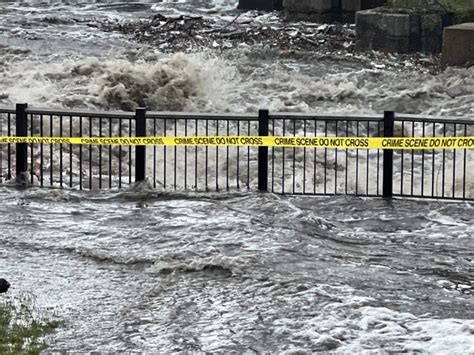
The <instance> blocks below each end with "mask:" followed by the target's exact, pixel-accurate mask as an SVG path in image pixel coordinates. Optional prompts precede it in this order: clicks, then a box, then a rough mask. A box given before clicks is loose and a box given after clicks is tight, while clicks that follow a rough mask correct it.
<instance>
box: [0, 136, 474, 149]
mask: <svg viewBox="0 0 474 355" xmlns="http://www.w3.org/2000/svg"><path fill="white" fill-rule="evenodd" d="M6 143H36V144H39V143H43V144H82V145H89V144H92V145H144V146H233V147H239V146H245V147H247V146H252V147H289V148H340V149H472V148H474V136H469V137H424V138H402V137H400V138H380V137H377V138H374V137H370V138H351V137H258V136H216V137H212V136H200V137H137V138H135V137H127V138H115V137H100V138H99V137H92V138H85V137H0V144H6Z"/></svg>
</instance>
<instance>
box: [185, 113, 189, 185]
mask: <svg viewBox="0 0 474 355" xmlns="http://www.w3.org/2000/svg"><path fill="white" fill-rule="evenodd" d="M184 136H185V137H187V136H188V119H187V118H185V119H184ZM184 189H185V190H187V189H188V146H185V147H184Z"/></svg>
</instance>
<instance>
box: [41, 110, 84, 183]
mask: <svg viewBox="0 0 474 355" xmlns="http://www.w3.org/2000/svg"><path fill="white" fill-rule="evenodd" d="M41 135H43V134H41ZM79 137H82V116H79ZM82 178H83V176H82V144H81V145H79V190H81V191H82V189H83V186H82V183H83V181H82Z"/></svg>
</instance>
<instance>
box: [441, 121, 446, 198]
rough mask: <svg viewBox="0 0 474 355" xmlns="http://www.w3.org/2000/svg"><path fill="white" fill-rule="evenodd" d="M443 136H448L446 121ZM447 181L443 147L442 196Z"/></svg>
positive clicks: (442, 195)
mask: <svg viewBox="0 0 474 355" xmlns="http://www.w3.org/2000/svg"><path fill="white" fill-rule="evenodd" d="M443 137H446V123H443ZM445 181H446V149H443V176H442V177H441V197H444V187H445V186H444V185H445Z"/></svg>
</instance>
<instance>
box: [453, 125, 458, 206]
mask: <svg viewBox="0 0 474 355" xmlns="http://www.w3.org/2000/svg"><path fill="white" fill-rule="evenodd" d="M457 134H458V133H457V125H456V123H455V124H454V137H457ZM455 196H456V149H453V194H452V197H453V198H454V197H455Z"/></svg>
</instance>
